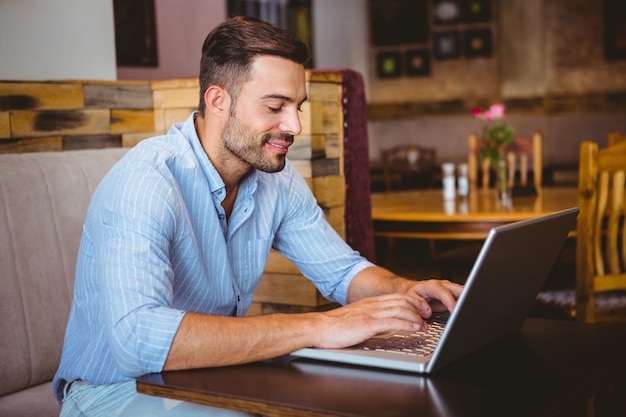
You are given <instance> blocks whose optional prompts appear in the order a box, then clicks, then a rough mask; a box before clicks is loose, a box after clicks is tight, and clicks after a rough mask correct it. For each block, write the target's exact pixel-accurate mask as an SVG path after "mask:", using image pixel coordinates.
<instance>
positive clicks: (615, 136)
mask: <svg viewBox="0 0 626 417" xmlns="http://www.w3.org/2000/svg"><path fill="white" fill-rule="evenodd" d="M606 139H607V140H606V144H607V146H611V145H615V144H617V143H619V142H625V141H626V134H621V133H620V132H619V131H617V130H613V131H612V132H609V135H608V136H607V138H606Z"/></svg>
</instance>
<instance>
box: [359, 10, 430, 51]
mask: <svg viewBox="0 0 626 417" xmlns="http://www.w3.org/2000/svg"><path fill="white" fill-rule="evenodd" d="M368 5H369V20H370V42H371V43H372V45H374V46H396V45H406V44H411V43H425V42H428V39H429V24H428V0H369V1H368Z"/></svg>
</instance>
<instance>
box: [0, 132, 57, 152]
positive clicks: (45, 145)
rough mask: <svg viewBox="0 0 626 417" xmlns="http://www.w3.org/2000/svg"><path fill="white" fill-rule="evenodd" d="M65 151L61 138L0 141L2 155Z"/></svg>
mask: <svg viewBox="0 0 626 417" xmlns="http://www.w3.org/2000/svg"><path fill="white" fill-rule="evenodd" d="M62 150H63V139H62V138H61V136H52V137H47V138H28V139H17V140H7V141H0V154H1V153H26V152H58V151H62Z"/></svg>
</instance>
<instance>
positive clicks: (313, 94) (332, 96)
mask: <svg viewBox="0 0 626 417" xmlns="http://www.w3.org/2000/svg"><path fill="white" fill-rule="evenodd" d="M341 88H342V87H341V85H340V84H335V83H327V82H309V91H308V94H309V100H310V101H311V102H315V101H318V102H319V101H329V102H332V103H336V104H338V105H341Z"/></svg>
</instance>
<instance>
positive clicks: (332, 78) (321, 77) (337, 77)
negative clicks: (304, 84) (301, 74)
mask: <svg viewBox="0 0 626 417" xmlns="http://www.w3.org/2000/svg"><path fill="white" fill-rule="evenodd" d="M305 75H306V79H307V81H310V82H326V83H335V84H341V82H342V80H343V75H341V73H339V72H326V71H315V70H307V72H306V74H305Z"/></svg>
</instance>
